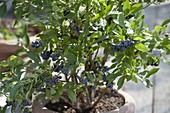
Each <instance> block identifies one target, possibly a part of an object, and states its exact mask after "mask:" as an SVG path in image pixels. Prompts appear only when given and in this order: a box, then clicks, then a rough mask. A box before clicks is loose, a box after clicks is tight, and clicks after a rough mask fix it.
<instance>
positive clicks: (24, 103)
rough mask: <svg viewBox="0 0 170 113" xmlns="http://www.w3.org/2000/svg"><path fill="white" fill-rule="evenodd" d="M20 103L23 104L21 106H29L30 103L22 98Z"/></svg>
mask: <svg viewBox="0 0 170 113" xmlns="http://www.w3.org/2000/svg"><path fill="white" fill-rule="evenodd" d="M22 105H23V106H29V105H30V103H29V102H28V101H27V100H23V101H22Z"/></svg>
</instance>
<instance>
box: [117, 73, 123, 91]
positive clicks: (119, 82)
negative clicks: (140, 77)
mask: <svg viewBox="0 0 170 113" xmlns="http://www.w3.org/2000/svg"><path fill="white" fill-rule="evenodd" d="M124 81H125V76H122V77H121V78H120V79H119V80H118V82H117V85H118V89H120V88H122V86H123V84H124Z"/></svg>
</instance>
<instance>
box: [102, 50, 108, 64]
mask: <svg viewBox="0 0 170 113" xmlns="http://www.w3.org/2000/svg"><path fill="white" fill-rule="evenodd" d="M108 56H109V52H107V53H105V55H104V58H103V61H102V66H104V65H105V63H106V61H107V58H108Z"/></svg>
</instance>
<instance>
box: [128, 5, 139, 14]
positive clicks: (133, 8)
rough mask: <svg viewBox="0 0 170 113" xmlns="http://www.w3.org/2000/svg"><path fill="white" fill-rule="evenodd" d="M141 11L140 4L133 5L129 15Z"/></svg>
mask: <svg viewBox="0 0 170 113" xmlns="http://www.w3.org/2000/svg"><path fill="white" fill-rule="evenodd" d="M141 9H142V4H140V3H138V4H134V5H132V7H131V8H130V12H129V14H133V13H136V12H138V11H139V10H141Z"/></svg>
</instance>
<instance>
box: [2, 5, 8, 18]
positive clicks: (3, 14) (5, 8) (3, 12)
mask: <svg viewBox="0 0 170 113" xmlns="http://www.w3.org/2000/svg"><path fill="white" fill-rule="evenodd" d="M6 12H7V7H6V4H5V3H3V4H2V5H1V6H0V17H4V16H5V15H6Z"/></svg>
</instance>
